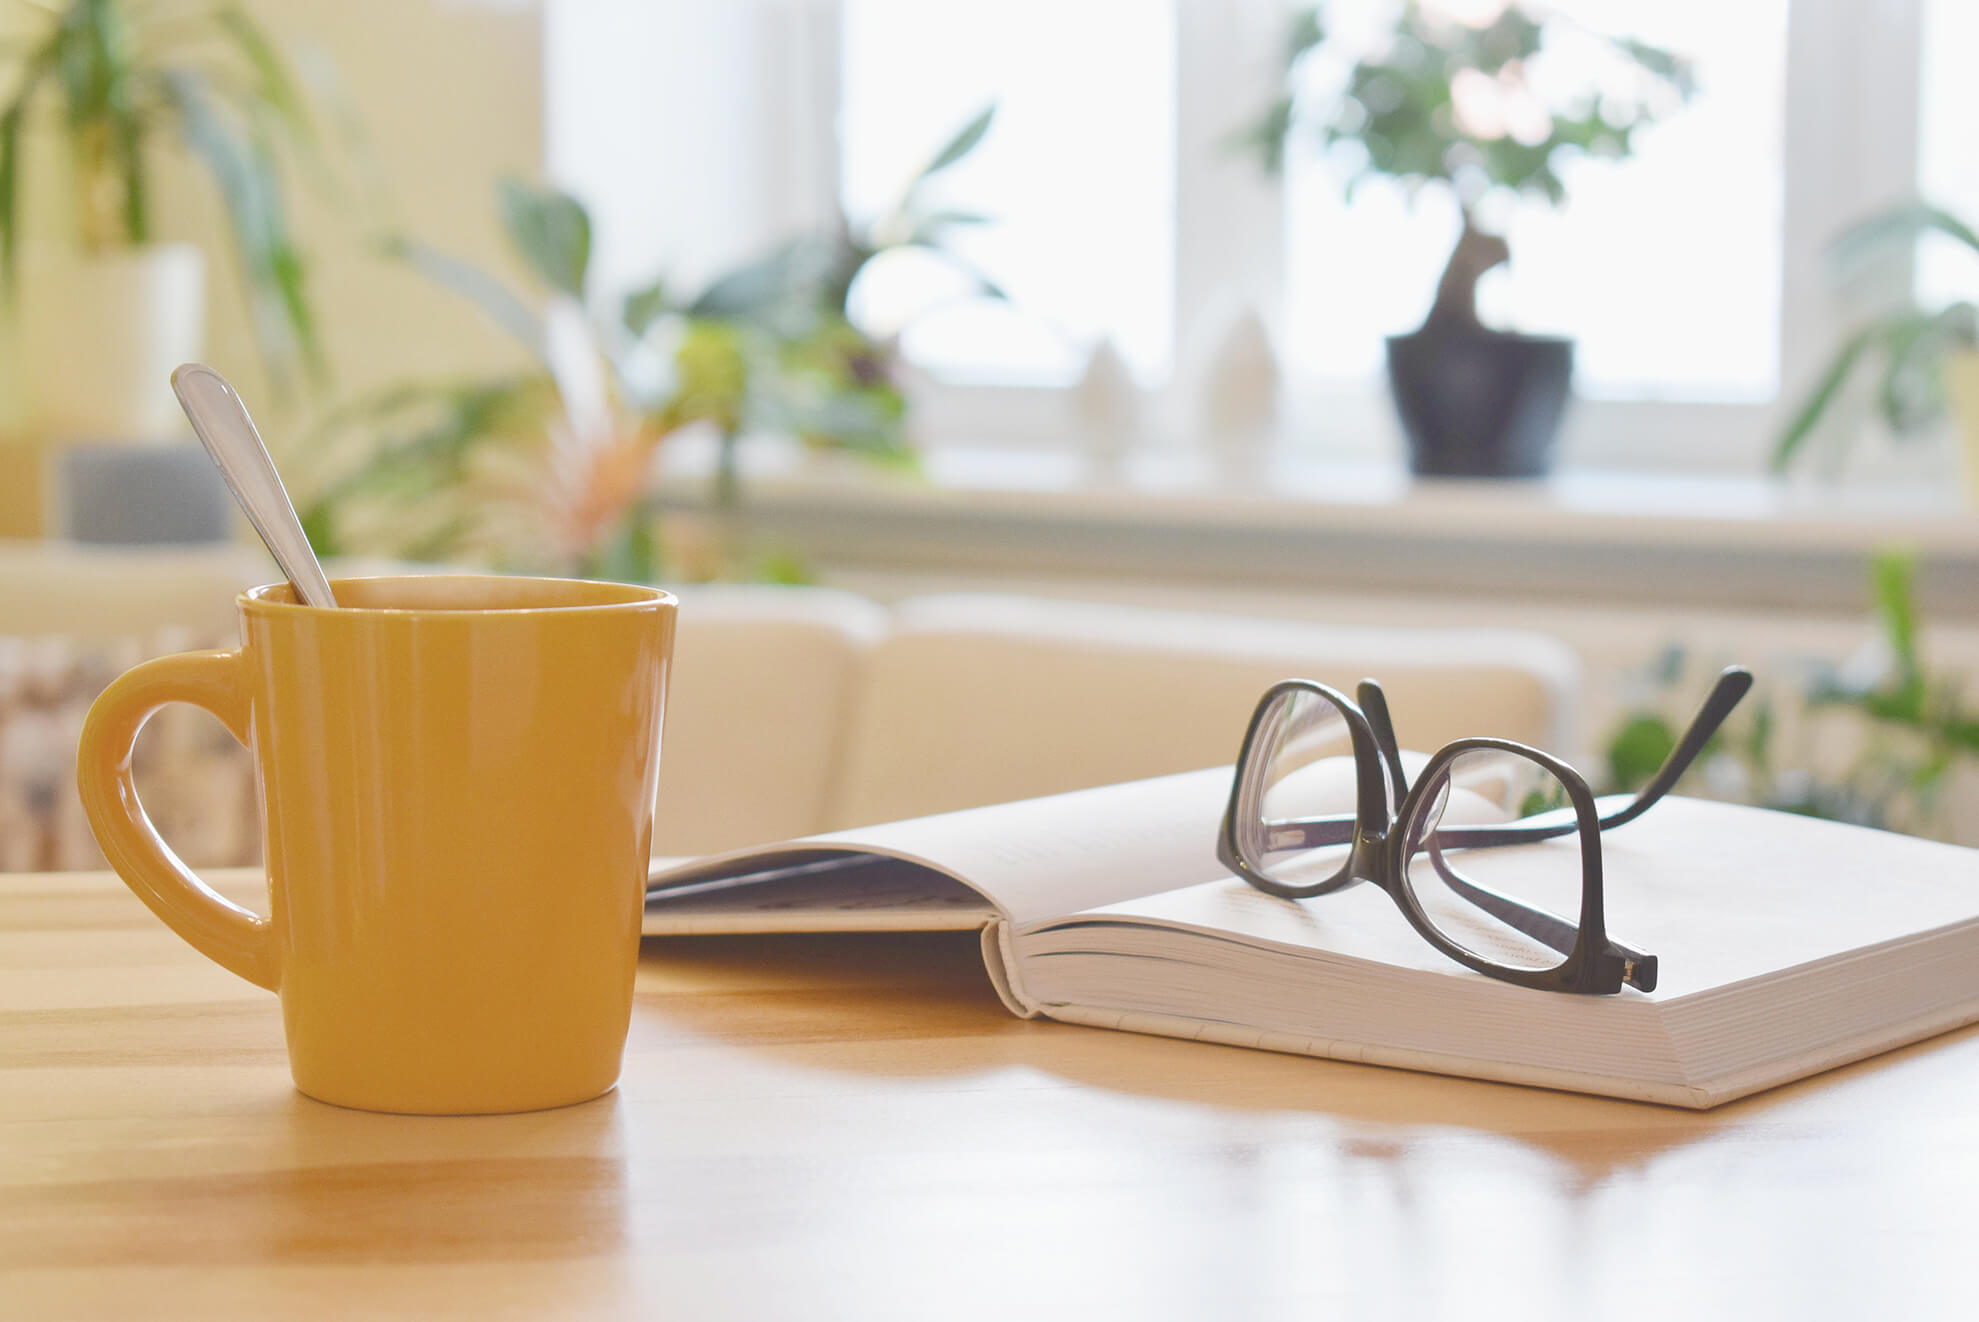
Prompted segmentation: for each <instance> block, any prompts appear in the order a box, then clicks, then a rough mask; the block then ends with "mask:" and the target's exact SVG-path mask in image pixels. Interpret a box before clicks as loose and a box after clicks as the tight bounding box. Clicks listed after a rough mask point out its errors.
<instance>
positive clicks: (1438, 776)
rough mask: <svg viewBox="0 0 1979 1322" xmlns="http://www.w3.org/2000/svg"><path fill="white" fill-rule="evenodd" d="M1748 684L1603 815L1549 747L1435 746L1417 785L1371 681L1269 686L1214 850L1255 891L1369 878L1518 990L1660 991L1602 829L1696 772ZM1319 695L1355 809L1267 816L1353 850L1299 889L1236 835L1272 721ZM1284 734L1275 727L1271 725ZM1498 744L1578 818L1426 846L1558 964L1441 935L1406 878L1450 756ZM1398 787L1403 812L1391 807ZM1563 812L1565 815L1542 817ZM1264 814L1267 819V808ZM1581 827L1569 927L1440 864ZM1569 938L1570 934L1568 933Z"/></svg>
mask: <svg viewBox="0 0 1979 1322" xmlns="http://www.w3.org/2000/svg"><path fill="white" fill-rule="evenodd" d="M1751 687H1752V675H1751V673H1750V672H1749V671H1746V670H1744V669H1743V668H1741V667H1737V666H1733V667H1731V668H1729V669H1727V670H1726V671H1725V672H1724V673H1723V674H1721V675H1720V676H1719V677H1718V681H1717V684H1716V685H1715V686H1714V687H1713V688H1712V690H1711V693H1710V695H1709V696H1708V697H1707V698H1706V699H1705V702H1704V704H1703V706H1702V707H1701V708H1700V709H1699V710H1698V714H1697V716H1696V718H1695V719H1693V720H1692V722H1691V724H1690V728H1689V729H1688V730H1686V731H1685V732H1684V735H1683V738H1682V739H1680V740H1679V741H1678V743H1677V746H1676V747H1675V748H1674V749H1673V750H1672V751H1671V753H1670V756H1669V757H1668V758H1666V759H1665V760H1664V763H1663V765H1662V767H1661V768H1659V769H1658V771H1657V773H1656V775H1655V776H1654V777H1652V778H1651V780H1650V782H1649V784H1648V785H1646V786H1644V787H1643V789H1642V790H1641V792H1640V793H1638V794H1637V795H1636V797H1635V799H1634V800H1633V801H1631V802H1630V803H1629V804H1627V805H1626V806H1625V807H1623V808H1621V809H1619V810H1618V811H1616V812H1614V813H1611V814H1609V815H1608V816H1607V817H1605V818H1604V817H1602V816H1601V814H1600V810H1599V807H1598V805H1597V804H1596V803H1595V799H1594V792H1593V791H1592V790H1591V789H1590V788H1589V787H1588V784H1587V780H1586V778H1585V777H1583V776H1582V775H1581V774H1580V773H1579V772H1578V771H1576V770H1574V768H1573V767H1571V766H1569V765H1568V764H1567V763H1566V762H1563V761H1561V760H1560V759H1559V758H1557V757H1555V756H1553V755H1552V754H1551V753H1548V752H1545V751H1544V750H1542V749H1537V748H1533V747H1530V746H1529V745H1526V744H1521V743H1517V742H1515V741H1513V740H1510V739H1492V738H1474V739H1459V740H1456V741H1455V742H1453V743H1450V744H1446V745H1444V747H1443V748H1441V749H1439V750H1438V751H1437V753H1436V755H1435V756H1434V757H1432V758H1431V759H1430V760H1429V762H1428V764H1427V765H1425V766H1424V768H1423V770H1422V774H1421V775H1419V776H1418V777H1417V778H1416V783H1415V785H1414V787H1413V788H1411V787H1410V786H1409V784H1408V782H1407V778H1406V777H1405V776H1404V774H1403V771H1402V759H1401V750H1400V746H1399V745H1398V744H1397V743H1396V740H1395V730H1394V723H1393V721H1392V720H1391V719H1390V718H1389V714H1388V703H1387V700H1386V698H1384V697H1383V695H1382V692H1381V686H1380V685H1378V684H1377V683H1375V682H1374V681H1373V680H1371V679H1369V680H1363V681H1361V683H1360V684H1359V685H1358V686H1357V687H1356V690H1355V696H1356V697H1357V698H1358V699H1359V702H1355V701H1354V700H1353V699H1350V698H1348V697H1347V695H1346V694H1344V693H1342V692H1340V691H1339V690H1338V689H1335V688H1333V687H1331V686H1329V685H1326V684H1321V683H1319V682H1318V681H1316V680H1308V679H1288V680H1282V681H1280V682H1279V683H1277V684H1274V685H1272V686H1271V688H1269V689H1267V690H1266V691H1265V694H1264V696H1263V697H1262V698H1261V699H1259V701H1258V705H1257V708H1256V710H1255V711H1253V712H1252V713H1251V720H1250V724H1249V725H1248V727H1247V728H1246V729H1245V731H1244V743H1243V747H1242V750H1241V751H1240V752H1239V753H1238V756H1237V765H1236V773H1235V775H1234V777H1233V779H1232V783H1231V787H1230V803H1229V806H1228V807H1227V808H1226V809H1225V810H1224V814H1223V825H1222V829H1221V830H1220V831H1219V833H1218V836H1217V847H1216V854H1217V858H1218V859H1219V860H1220V861H1221V862H1222V863H1223V865H1224V866H1225V867H1227V868H1229V869H1230V870H1231V871H1232V872H1233V873H1235V874H1236V875H1237V876H1239V877H1241V878H1243V879H1244V881H1246V882H1248V883H1249V884H1250V885H1251V886H1254V887H1256V888H1257V889H1258V890H1261V891H1263V892H1265V893H1266V894H1269V895H1277V896H1281V897H1283V898H1286V899H1307V898H1310V897H1312V896H1317V895H1326V894H1331V893H1332V892H1334V891H1338V890H1344V889H1345V888H1346V887H1348V886H1351V885H1354V884H1355V883H1356V882H1361V881H1367V882H1372V883H1373V884H1374V885H1376V886H1379V887H1380V888H1381V889H1382V890H1384V891H1386V892H1387V893H1388V897H1389V898H1390V899H1391V900H1393V901H1394V902H1395V904H1396V907H1398V908H1399V909H1401V911H1402V916H1403V917H1404V918H1406V919H1407V920H1408V922H1409V925H1410V926H1411V927H1413V928H1415V929H1416V931H1417V932H1418V933H1419V934H1420V935H1421V936H1422V938H1423V939H1424V940H1426V941H1428V942H1429V943H1430V945H1432V946H1434V947H1435V948H1436V949H1438V950H1440V951H1442V952H1443V953H1444V954H1445V955H1447V956H1449V957H1450V958H1451V959H1453V960H1455V961H1457V962H1458V963H1459V964H1462V965H1464V966H1465V967H1467V968H1471V969H1475V970H1476V971H1477V972H1479V973H1483V974H1486V975H1488V976H1490V977H1494V978H1498V979H1500V980H1502V981H1505V982H1510V983H1513V984H1516V985H1518V986H1521V987H1531V988H1534V989H1536V990H1540V991H1561V992H1573V993H1578V994H1582V995H1598V996H1605V995H1614V994H1616V993H1618V992H1620V991H1621V989H1622V987H1623V986H1625V985H1626V986H1630V987H1634V988H1636V989H1637V990H1638V991H1653V990H1655V988H1656V974H1657V961H1656V956H1654V955H1652V954H1648V953H1647V952H1644V951H1641V950H1637V949H1635V948H1634V947H1632V946H1629V945H1625V944H1623V943H1622V942H1619V941H1615V940H1612V939H1611V938H1610V937H1609V936H1608V930H1607V913H1606V903H1605V892H1604V890H1603V886H1602V871H1601V832H1602V831H1604V830H1608V829H1611V828H1613V827H1616V826H1620V825H1622V824H1624V823H1625V822H1629V821H1632V820H1634V819H1635V818H1636V817H1639V816H1640V815H1641V814H1642V813H1644V812H1646V811H1648V809H1649V808H1650V807H1651V806H1652V805H1653V804H1654V803H1655V802H1656V801H1657V800H1658V799H1660V798H1662V797H1663V795H1664V794H1666V793H1668V792H1669V790H1670V788H1671V787H1672V786H1674V785H1675V784H1676V782H1677V780H1678V779H1679V778H1680V777H1681V776H1682V775H1683V773H1684V772H1685V771H1686V770H1687V769H1688V768H1689V766H1690V764H1691V762H1693V761H1694V760H1695V759H1696V757H1697V755H1698V754H1699V753H1700V752H1702V751H1703V749H1704V746H1705V744H1706V743H1708V742H1709V741H1710V738H1711V736H1712V735H1713V734H1715V733H1716V732H1717V729H1718V726H1719V725H1720V724H1722V723H1723V722H1724V719H1725V717H1726V716H1727V715H1729V714H1730V713H1731V710H1732V708H1734V707H1736V706H1737V705H1738V703H1739V700H1740V699H1741V698H1743V697H1744V696H1745V694H1746V692H1747V690H1749V689H1750V688H1751ZM1299 692H1305V693H1311V694H1314V695H1316V696H1317V697H1319V698H1321V699H1323V700H1324V701H1326V702H1328V703H1330V704H1331V705H1332V706H1333V707H1335V708H1336V709H1337V710H1338V711H1339V713H1340V715H1341V716H1342V717H1343V718H1344V719H1345V721H1346V724H1347V730H1348V734H1349V737H1350V739H1351V741H1352V745H1353V750H1354V770H1355V783H1356V790H1357V793H1356V804H1355V811H1354V814H1353V816H1351V817H1329V818H1313V819H1305V820H1295V821H1284V822H1271V823H1269V829H1270V830H1271V831H1272V833H1273V838H1275V839H1282V838H1283V833H1284V832H1286V831H1287V830H1292V831H1298V832H1301V833H1302V834H1301V835H1300V836H1299V837H1298V838H1297V839H1296V840H1294V841H1292V842H1291V843H1292V844H1293V846H1294V847H1298V848H1320V847H1323V846H1326V845H1340V844H1347V845H1350V846H1351V848H1350V850H1349V852H1348V856H1347V859H1346V861H1345V863H1344V864H1343V865H1342V866H1341V868H1340V870H1339V871H1338V872H1337V873H1335V874H1334V875H1333V876H1331V877H1329V878H1327V879H1325V880H1323V881H1319V882H1315V883H1311V884H1307V885H1291V884H1288V883H1285V882H1280V881H1276V880H1274V879H1273V878H1271V877H1270V876H1269V875H1267V873H1266V871H1265V869H1264V868H1263V866H1262V865H1261V864H1260V865H1253V863H1252V862H1251V861H1250V860H1249V859H1246V858H1245V857H1244V854H1243V850H1242V848H1241V845H1240V841H1239V839H1238V830H1239V826H1238V823H1239V820H1240V814H1244V815H1247V810H1248V808H1249V807H1250V806H1251V805H1250V803H1249V799H1250V798H1251V797H1252V796H1253V795H1254V794H1255V792H1256V791H1257V790H1258V788H1259V786H1260V785H1261V776H1262V768H1261V767H1255V768H1254V767H1253V762H1254V759H1255V756H1256V754H1257V752H1258V741H1259V738H1260V736H1261V734H1264V733H1265V732H1264V729H1263V727H1264V724H1265V721H1266V718H1267V717H1269V716H1270V715H1271V714H1272V712H1273V711H1274V710H1275V709H1276V707H1277V704H1278V702H1279V701H1280V700H1281V699H1285V698H1287V697H1288V696H1289V695H1291V694H1293V693H1299ZM1269 733H1270V735H1271V736H1272V737H1275V736H1276V733H1277V732H1276V730H1273V731H1270V732H1269ZM1479 751H1495V752H1503V753H1511V754H1515V755H1517V756H1520V757H1524V758H1527V759H1530V760H1531V761H1532V762H1534V763H1536V764H1537V765H1539V766H1540V767H1543V768H1544V769H1545V770H1546V771H1547V772H1549V773H1550V774H1552V775H1553V776H1554V778H1555V779H1557V780H1558V781H1559V782H1560V784H1561V785H1562V786H1563V787H1564V788H1565V790H1566V792H1567V798H1568V802H1569V804H1570V806H1571V807H1572V809H1573V821H1572V822H1560V821H1551V822H1544V823H1540V822H1532V823H1509V824H1506V825H1502V826H1453V827H1439V828H1438V829H1437V830H1436V831H1435V833H1434V837H1433V839H1432V840H1431V841H1428V842H1424V843H1427V845H1428V847H1429V850H1430V853H1431V856H1432V862H1433V864H1434V866H1435V867H1436V868H1437V871H1438V872H1439V874H1440V875H1441V877H1442V879H1443V881H1444V882H1445V884H1447V885H1449V886H1450V887H1451V888H1452V889H1453V890H1455V891H1456V892H1457V893H1458V894H1459V895H1460V896H1461V897H1462V898H1464V899H1465V900H1468V901H1469V902H1470V903H1472V904H1475V905H1477V906H1478V907H1479V908H1482V909H1484V910H1485V911H1486V912H1488V913H1490V914H1492V915H1493V916H1494V917H1496V918H1498V919H1499V920H1500V921H1501V922H1504V923H1506V924H1507V925H1508V926H1511V927H1513V928H1515V929H1517V930H1519V931H1522V932H1525V933H1526V934H1527V935H1529V936H1532V937H1534V938H1535V939H1537V940H1539V941H1540V942H1541V943H1542V944H1544V945H1546V946H1548V947H1550V948H1551V949H1553V950H1555V951H1556V952H1558V953H1560V954H1561V955H1562V956H1563V959H1562V961H1561V963H1559V964H1557V965H1555V966H1553V967H1551V968H1542V969H1532V968H1521V967H1518V966H1515V965H1508V964H1502V963H1499V962H1497V961H1495V960H1491V959H1488V958H1486V957H1484V956H1482V955H1479V954H1477V953H1476V952H1474V951H1472V950H1469V949H1468V948H1466V947H1465V946H1463V945H1461V944H1459V943H1458V942H1456V941H1454V940H1452V939H1451V938H1449V937H1448V936H1445V935H1444V934H1443V933H1442V932H1441V931H1439V930H1437V928H1436V926H1435V924H1434V923H1433V922H1431V921H1430V918H1429V916H1428V914H1427V913H1425V912H1424V911H1423V908H1422V905H1421V902H1420V901H1419V900H1418V899H1417V898H1416V895H1415V892H1414V890H1413V888H1412V887H1411V885H1410V883H1409V881H1408V877H1407V867H1408V863H1409V856H1410V854H1412V853H1413V852H1414V851H1413V850H1412V849H1411V848H1410V846H1409V837H1410V834H1411V828H1412V827H1413V826H1414V825H1415V824H1416V822H1417V819H1418V818H1419V817H1420V816H1422V815H1425V814H1426V812H1427V810H1428V806H1429V803H1430V796H1431V795H1432V794H1434V793H1436V792H1437V791H1438V790H1440V789H1441V788H1443V783H1442V782H1443V780H1444V779H1445V777H1444V774H1443V773H1445V772H1447V770H1448V768H1449V767H1450V765H1451V763H1453V762H1454V761H1455V760H1456V759H1457V758H1459V757H1461V756H1463V755H1464V754H1466V753H1472V752H1479ZM1391 791H1392V793H1393V795H1394V802H1395V804H1396V808H1395V810H1394V812H1392V813H1391V812H1390V811H1389V808H1388V805H1389V802H1390V799H1389V795H1390V792H1391ZM1546 815H1547V816H1551V817H1557V812H1555V813H1549V814H1546ZM1259 820H1260V821H1261V822H1262V821H1263V818H1262V814H1261V810H1260V817H1259ZM1570 833H1577V834H1578V835H1579V837H1580V845H1581V905H1580V921H1579V923H1578V924H1575V923H1570V922H1568V921H1567V920H1566V919H1564V918H1561V917H1560V916H1558V915H1557V914H1553V913H1550V912H1548V911H1546V910H1544V909H1539V908H1536V907H1534V906H1531V905H1527V904H1524V903H1522V902H1520V901H1518V900H1515V899H1513V898H1511V897H1510V896H1507V895H1502V894H1499V893H1498V892H1496V891H1493V890H1491V889H1489V888H1488V887H1484V886H1480V885H1478V884H1477V883H1475V882H1473V881H1471V880H1470V879H1468V878H1463V877H1461V876H1460V875H1459V874H1457V873H1455V872H1453V871H1451V870H1450V869H1449V868H1448V867H1447V866H1446V865H1445V863H1444V862H1443V859H1442V856H1441V855H1442V850H1443V849H1444V848H1459V849H1464V848H1481V847H1489V846H1492V845H1509V844H1525V843H1531V842H1537V841H1541V840H1548V839H1557V838H1559V837H1561V836H1564V835H1567V834H1570ZM1569 934H1571V935H1569Z"/></svg>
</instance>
